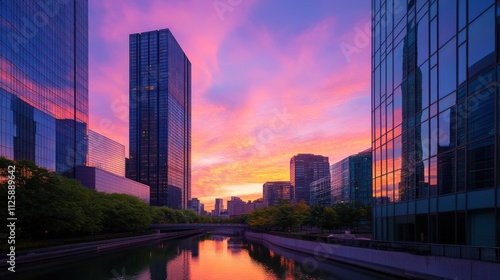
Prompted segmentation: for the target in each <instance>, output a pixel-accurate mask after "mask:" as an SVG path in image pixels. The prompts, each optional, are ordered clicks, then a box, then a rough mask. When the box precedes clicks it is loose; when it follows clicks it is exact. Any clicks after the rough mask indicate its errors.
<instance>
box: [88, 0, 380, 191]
mask: <svg viewBox="0 0 500 280" xmlns="http://www.w3.org/2000/svg"><path fill="white" fill-rule="evenodd" d="M91 3H92V5H94V6H95V7H96V9H100V13H99V15H101V18H100V19H101V21H102V25H100V26H97V30H95V31H92V32H94V33H93V35H92V34H91V40H95V41H97V42H99V43H100V44H102V48H103V49H104V51H105V52H106V54H107V56H105V57H102V56H99V55H94V56H91V61H90V65H91V71H90V85H91V86H90V96H91V97H90V103H91V107H90V110H91V118H90V126H91V128H93V129H95V128H98V129H96V130H97V131H99V128H101V130H102V131H103V132H104V133H103V134H105V135H107V136H108V137H111V138H113V139H115V140H118V141H119V142H121V143H123V144H125V145H126V146H127V147H128V117H124V115H123V114H124V113H123V112H124V111H123V110H122V109H123V106H125V108H126V106H128V35H129V34H131V33H137V32H144V31H149V30H154V29H162V28H170V29H171V31H172V32H173V34H174V36H175V37H176V39H177V40H178V42H179V44H180V45H181V47H182V48H183V50H184V51H185V53H186V54H187V56H188V57H189V59H190V61H191V63H192V77H193V84H192V100H193V104H192V112H193V115H192V118H193V120H192V125H193V126H192V134H193V135H192V162H193V164H192V168H193V171H192V174H193V177H192V194H193V197H197V196H198V197H207V198H208V197H210V198H211V197H225V196H227V195H228V194H236V193H238V192H240V193H242V194H245V193H247V190H246V189H245V186H247V185H246V184H254V185H255V184H263V183H264V182H265V181H269V180H288V179H289V174H288V173H289V160H290V157H291V156H293V155H295V154H297V153H316V154H322V155H325V156H329V157H330V162H331V163H333V162H334V161H336V160H340V159H342V158H343V157H346V156H348V155H351V154H354V153H357V152H359V151H361V150H364V149H366V148H368V147H369V146H370V142H371V139H370V49H369V47H368V48H366V49H362V50H361V53H360V54H359V55H355V56H352V57H351V59H350V62H348V61H347V60H346V58H345V56H344V54H343V53H342V51H341V48H340V47H339V46H340V44H341V43H342V42H343V41H346V40H349V39H351V38H353V36H355V32H356V31H355V30H354V28H351V29H345V28H344V29H342V28H341V26H340V24H339V20H338V14H337V15H335V14H333V13H332V15H331V16H328V17H324V18H320V19H318V21H317V22H316V23H315V24H313V25H311V26H310V27H309V28H307V29H305V30H303V31H302V32H298V33H296V34H293V35H292V36H276V35H275V34H273V31H272V29H271V28H270V27H268V26H265V25H262V24H259V23H258V22H253V21H251V20H249V17H250V15H251V13H252V7H253V6H254V5H255V4H256V3H258V2H257V1H243V4H241V5H240V6H237V7H235V8H234V9H233V10H232V11H231V12H228V13H226V14H225V17H224V20H221V19H220V18H219V16H218V14H217V12H216V11H215V10H214V8H213V5H212V4H213V3H212V1H194V0H193V1H152V2H146V4H144V3H140V4H139V3H135V2H123V1H99V2H98V1H97V0H94V1H91ZM367 20H369V14H367ZM358 22H364V21H358ZM352 26H355V24H353V25H352ZM242 34H244V36H243V35H242ZM92 44H93V43H92V41H91V45H92ZM103 59H104V60H105V61H102V60H103ZM126 112H127V110H125V114H126ZM283 116H287V117H289V118H288V119H287V118H283ZM103 120H105V121H109V122H106V123H107V124H108V125H106V126H104V128H103Z"/></svg>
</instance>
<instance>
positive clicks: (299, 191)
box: [290, 154, 330, 205]
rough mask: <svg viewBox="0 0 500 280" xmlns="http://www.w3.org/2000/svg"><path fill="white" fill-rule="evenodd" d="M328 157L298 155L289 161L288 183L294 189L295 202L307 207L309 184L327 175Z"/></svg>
mask: <svg viewBox="0 0 500 280" xmlns="http://www.w3.org/2000/svg"><path fill="white" fill-rule="evenodd" d="M329 167H330V165H329V163H328V157H324V156H320V155H313V154H298V155H295V156H293V157H292V158H291V159H290V183H291V184H292V186H293V187H294V188H295V201H296V202H297V203H298V202H300V201H302V200H304V202H305V203H306V204H308V205H309V199H310V184H311V183H312V182H313V181H316V180H318V179H321V178H323V177H326V176H328V175H329V172H330V170H329Z"/></svg>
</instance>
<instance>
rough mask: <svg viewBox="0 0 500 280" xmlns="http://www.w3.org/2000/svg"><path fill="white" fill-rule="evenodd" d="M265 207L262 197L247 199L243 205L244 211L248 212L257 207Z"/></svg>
mask: <svg viewBox="0 0 500 280" xmlns="http://www.w3.org/2000/svg"><path fill="white" fill-rule="evenodd" d="M264 207H265V203H264V200H263V199H262V198H259V199H256V200H254V201H251V200H249V201H248V202H247V203H246V204H245V206H244V208H243V209H244V213H249V212H252V211H254V210H257V209H261V208H264Z"/></svg>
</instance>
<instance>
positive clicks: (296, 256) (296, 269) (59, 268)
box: [15, 235, 398, 280]
mask: <svg viewBox="0 0 500 280" xmlns="http://www.w3.org/2000/svg"><path fill="white" fill-rule="evenodd" d="M16 268H17V270H18V271H17V272H16V273H15V279H114V280H118V279H137V280H148V279H154V280H156V279H171V280H189V279H202V280H205V279H207V280H209V279H217V280H224V279H230V280H239V279H252V280H257V279H310V280H312V279H398V278H395V277H390V276H387V275H384V274H379V273H376V272H373V271H369V270H363V269H360V268H357V267H352V266H348V265H344V264H341V263H336V262H331V261H321V260H316V259H314V258H313V257H312V256H309V255H305V254H300V253H296V252H292V251H289V250H284V249H282V248H278V247H274V246H271V245H270V246H264V245H261V244H258V243H252V242H248V241H246V240H244V239H242V238H240V237H230V236H222V235H201V236H195V237H188V238H183V239H177V240H165V241H156V242H152V243H148V244H142V245H137V246H135V247H131V248H126V249H119V250H114V251H111V252H106V253H101V254H93V255H88V254H87V255H82V256H76V257H72V258H66V259H64V260H58V261H51V262H50V263H43V264H39V265H38V266H36V267H33V265H27V264H24V265H19V266H17V267H16Z"/></svg>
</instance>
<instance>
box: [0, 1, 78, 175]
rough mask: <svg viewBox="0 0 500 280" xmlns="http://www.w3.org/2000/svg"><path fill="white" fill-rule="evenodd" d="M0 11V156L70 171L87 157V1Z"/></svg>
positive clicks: (13, 5)
mask: <svg viewBox="0 0 500 280" xmlns="http://www.w3.org/2000/svg"><path fill="white" fill-rule="evenodd" d="M0 9H1V11H0V30H1V32H0V108H1V110H0V111H1V117H0V140H1V141H0V155H2V156H6V157H8V158H11V159H15V160H20V159H26V160H30V161H33V162H35V163H36V164H38V165H40V166H42V167H45V168H48V169H50V170H53V171H58V172H60V173H64V174H67V175H69V176H71V177H74V169H73V167H75V166H77V165H85V164H86V163H87V150H88V148H87V128H88V126H87V124H88V1H86V0H82V1H53V2H52V3H46V2H39V1H4V2H2V4H1V5H0ZM33 11H40V14H39V16H38V17H35V16H34V14H33Z"/></svg>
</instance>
